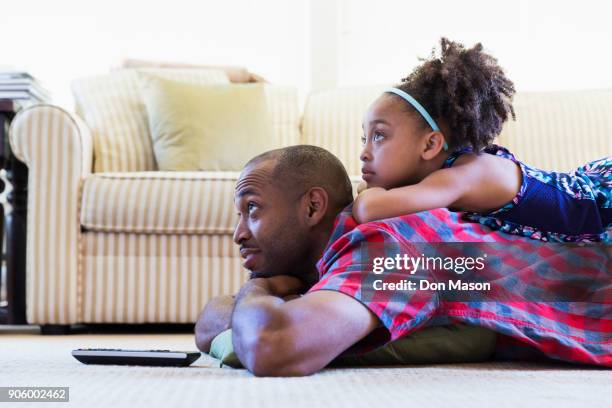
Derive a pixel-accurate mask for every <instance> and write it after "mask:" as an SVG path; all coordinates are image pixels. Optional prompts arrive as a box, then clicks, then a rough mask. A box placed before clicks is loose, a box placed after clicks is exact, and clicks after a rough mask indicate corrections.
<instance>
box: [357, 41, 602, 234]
mask: <svg viewBox="0 0 612 408" xmlns="http://www.w3.org/2000/svg"><path fill="white" fill-rule="evenodd" d="M514 92H515V91H514V85H513V83H512V82H511V81H510V80H509V79H508V78H506V76H505V74H504V72H503V70H502V69H501V68H500V67H499V65H498V64H497V60H496V59H495V58H493V57H492V56H490V55H489V54H486V53H485V52H483V49H482V45H481V44H477V45H475V46H474V47H473V48H470V49H465V48H464V47H463V46H462V45H461V44H458V43H455V42H452V41H449V40H447V39H445V38H443V39H442V40H441V56H440V57H439V58H436V57H435V56H433V55H432V57H431V58H430V59H429V60H425V61H424V62H423V63H422V64H421V65H420V66H418V67H417V68H416V69H415V70H414V72H412V73H411V74H410V75H409V76H408V77H407V78H404V79H403V80H402V83H401V84H399V85H398V86H397V87H396V88H391V89H389V90H387V91H386V92H385V93H383V95H381V96H380V97H379V98H378V99H377V100H376V101H375V102H374V103H373V104H372V106H370V108H369V110H368V112H367V113H366V115H365V118H364V124H363V129H364V137H363V144H364V148H363V151H362V153H361V157H360V158H361V161H362V162H363V168H362V174H363V179H364V181H365V183H366V186H367V189H366V190H364V191H362V192H360V194H359V196H358V197H357V199H356V200H355V203H354V205H353V215H354V217H355V219H356V220H357V222H359V223H364V222H369V221H373V220H379V219H383V218H390V217H396V216H400V215H406V214H411V213H415V212H419V211H425V210H431V209H434V208H440V207H445V208H448V209H449V210H451V211H463V212H465V214H464V219H467V220H469V221H474V222H480V223H482V224H485V225H487V226H489V227H491V228H494V229H498V230H501V231H504V232H508V233H512V234H518V235H523V236H527V237H531V238H535V239H540V240H543V241H564V242H568V241H569V242H575V241H582V242H594V241H604V242H612V157H606V158H603V159H600V160H597V161H594V162H591V163H589V164H587V165H585V166H582V167H580V168H578V169H576V170H575V171H574V172H572V173H557V172H552V171H542V170H538V169H535V168H533V167H530V166H528V165H526V164H524V163H521V162H519V161H518V160H516V159H515V158H514V156H513V155H512V153H510V152H509V151H508V150H507V149H505V148H503V147H501V146H497V145H494V144H492V142H493V139H494V138H495V137H496V136H497V135H498V134H499V133H500V132H501V130H502V125H503V123H504V122H505V121H506V119H507V118H508V116H512V118H513V119H514V110H513V108H512V104H511V100H512V96H513V95H514Z"/></svg>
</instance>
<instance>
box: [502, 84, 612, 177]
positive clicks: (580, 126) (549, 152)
mask: <svg viewBox="0 0 612 408" xmlns="http://www.w3.org/2000/svg"><path fill="white" fill-rule="evenodd" d="M514 109H515V111H516V122H513V121H509V122H508V123H507V124H506V125H505V127H504V129H503V132H502V134H501V135H500V137H499V143H500V144H501V145H503V146H506V147H507V148H508V149H510V151H512V152H513V153H515V155H516V157H517V158H518V159H519V160H521V161H524V162H525V163H528V164H531V165H533V166H535V167H539V168H541V169H544V170H557V171H569V170H572V169H575V168H576V167H578V166H580V165H582V164H585V163H587V162H589V161H592V160H595V159H598V158H601V157H603V156H610V155H612V90H592V91H580V92H537V93H536V92H533V93H519V94H517V95H516V97H515V98H514Z"/></svg>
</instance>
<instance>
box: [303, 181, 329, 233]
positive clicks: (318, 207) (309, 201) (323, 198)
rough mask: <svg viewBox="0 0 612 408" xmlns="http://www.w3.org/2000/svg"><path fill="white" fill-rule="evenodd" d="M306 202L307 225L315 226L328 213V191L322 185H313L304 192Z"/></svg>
mask: <svg viewBox="0 0 612 408" xmlns="http://www.w3.org/2000/svg"><path fill="white" fill-rule="evenodd" d="M304 200H305V201H304V203H305V210H306V211H305V214H304V215H305V222H306V225H308V226H310V227H313V226H315V225H317V224H318V223H319V222H321V220H322V219H323V217H325V214H326V213H327V206H328V204H329V196H328V195H327V191H325V189H323V188H321V187H312V188H311V189H310V190H308V191H307V192H306V193H305V194H304Z"/></svg>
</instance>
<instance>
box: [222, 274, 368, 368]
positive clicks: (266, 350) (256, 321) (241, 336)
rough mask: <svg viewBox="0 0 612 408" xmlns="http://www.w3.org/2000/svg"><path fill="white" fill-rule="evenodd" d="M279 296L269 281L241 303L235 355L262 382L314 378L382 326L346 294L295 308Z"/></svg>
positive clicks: (319, 296) (252, 288) (246, 292)
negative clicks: (274, 378) (262, 378)
mask: <svg viewBox="0 0 612 408" xmlns="http://www.w3.org/2000/svg"><path fill="white" fill-rule="evenodd" d="M292 279H294V278H292ZM277 296H283V294H280V293H275V288H274V286H273V285H272V284H271V282H270V280H269V279H252V280H250V281H249V282H247V284H245V285H244V286H243V287H242V289H241V290H240V293H239V294H238V296H237V298H236V305H235V307H234V313H233V315H232V336H233V345H234V350H235V352H236V354H237V355H238V358H239V359H240V361H241V362H242V363H243V364H244V366H245V367H246V368H248V369H249V370H250V371H251V372H252V373H253V374H255V375H257V376H297V375H309V374H312V373H314V372H316V371H318V370H320V369H322V368H323V367H325V366H326V365H327V364H329V363H330V362H331V361H332V360H333V359H334V358H335V357H337V356H338V355H340V353H342V352H343V351H344V350H346V349H347V348H349V347H350V346H352V345H353V344H355V343H357V342H358V341H359V340H361V339H362V338H364V337H365V336H366V335H368V334H369V333H370V332H371V331H372V330H374V328H376V326H377V325H378V319H377V318H376V316H375V315H374V314H373V313H372V312H370V311H369V310H368V309H367V308H366V307H365V306H364V305H362V304H361V303H360V302H358V301H357V300H355V299H353V298H351V297H350V296H347V295H345V294H343V293H340V292H334V291H326V290H323V291H317V292H312V293H308V294H306V295H304V296H302V297H301V298H299V299H295V300H292V301H290V302H285V301H284V300H283V299H282V298H281V297H277Z"/></svg>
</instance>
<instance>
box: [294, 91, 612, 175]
mask: <svg viewBox="0 0 612 408" xmlns="http://www.w3.org/2000/svg"><path fill="white" fill-rule="evenodd" d="M385 88H386V87H385V86H362V87H347V88H337V89H331V90H325V91H321V92H314V93H312V94H311V95H310V96H309V98H308V100H307V101H306V107H305V109H304V118H303V123H302V142H303V143H308V144H314V145H317V146H321V147H324V148H326V149H328V150H330V151H331V152H332V153H334V154H335V155H337V156H338V157H339V158H340V159H341V160H342V162H343V163H344V165H345V166H346V168H347V171H348V172H349V174H353V175H354V174H359V173H360V168H361V163H360V161H359V153H360V151H361V141H360V138H361V136H362V134H363V131H362V129H361V124H362V121H363V115H364V113H365V111H366V109H367V108H368V106H369V105H370V104H371V103H372V102H373V101H374V100H375V99H376V98H377V97H378V96H379V95H380V93H381V92H382V91H384V89H385ZM514 108H515V111H516V121H508V122H507V123H506V124H505V125H504V128H503V130H502V133H501V135H500V136H499V138H498V140H497V143H499V144H502V145H503V146H506V147H507V148H508V149H510V151H512V152H513V153H514V154H515V155H516V157H517V158H518V159H519V160H521V161H523V162H525V163H528V164H530V165H532V166H535V167H539V168H541V169H545V170H557V171H569V170H571V169H574V168H576V167H577V166H579V165H582V164H585V163H587V162H589V161H591V160H595V159H598V158H601V157H603V156H606V155H608V156H609V155H610V154H612V136H611V135H612V90H595V91H564V92H538V93H535V92H527V93H518V94H517V95H516V96H515V98H514Z"/></svg>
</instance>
